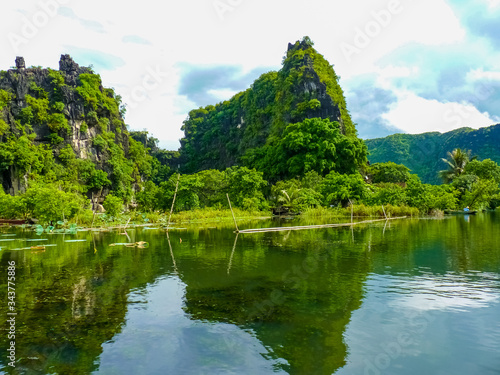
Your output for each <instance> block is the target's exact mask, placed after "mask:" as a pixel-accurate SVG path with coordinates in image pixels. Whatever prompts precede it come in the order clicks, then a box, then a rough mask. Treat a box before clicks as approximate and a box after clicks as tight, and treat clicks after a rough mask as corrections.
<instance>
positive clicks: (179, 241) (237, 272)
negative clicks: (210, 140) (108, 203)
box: [0, 213, 500, 375]
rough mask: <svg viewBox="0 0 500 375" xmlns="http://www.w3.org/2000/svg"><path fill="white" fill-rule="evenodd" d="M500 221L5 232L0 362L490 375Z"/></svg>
mask: <svg viewBox="0 0 500 375" xmlns="http://www.w3.org/2000/svg"><path fill="white" fill-rule="evenodd" d="M296 224H302V223H299V222H288V223H281V224H279V225H296ZM255 225H260V226H276V225H277V224H276V223H273V222H271V221H269V222H260V223H258V224H255V223H254V224H246V227H252V226H255ZM240 226H242V227H244V225H241V224H240ZM499 228H500V213H483V214H478V215H470V216H453V217H445V218H441V219H403V220H392V221H388V222H376V223H372V224H363V225H360V226H357V227H354V228H353V229H351V228H326V229H313V230H303V231H284V232H269V233H253V234H249V233H242V234H239V235H238V236H236V234H235V233H233V229H232V228H231V227H227V226H224V225H216V226H214V227H211V228H200V227H190V228H187V229H181V228H174V229H173V230H171V231H170V232H169V235H168V236H167V235H166V232H165V231H164V230H160V229H154V228H129V229H128V230H127V234H126V235H125V234H122V233H121V232H123V231H110V232H89V231H87V232H78V233H76V234H60V233H52V234H51V233H43V234H36V233H34V232H32V231H30V230H27V229H13V228H3V229H0V247H1V251H0V256H1V263H0V265H1V268H0V285H1V286H0V288H1V290H0V296H1V301H4V302H3V303H2V306H1V314H2V316H3V318H2V320H1V323H0V325H1V328H2V332H4V333H3V334H1V337H0V349H1V354H0V371H1V372H2V373H8V374H106V375H107V374H110V375H111V374H120V375H121V374H147V375H150V374H151V375H154V374H158V375H160V374H161V375H163V374H175V375H177V374H196V375H198V374H272V373H278V374H339V375H350V374H353V375H357V374H368V375H378V374H405V375H408V374H410V375H411V374H415V375H417V374H418V375H420V374H443V375H444V374H446V375H448V374H454V375H457V374H464V375H465V374H467V375H470V374H473V375H475V374H481V375H482V374H500V231H499ZM240 229H242V228H240ZM137 241H146V242H148V243H149V247H147V248H138V247H126V246H124V245H115V246H109V245H110V244H116V243H126V242H137ZM37 245H44V246H45V249H41V250H38V249H32V248H31V247H32V246H37ZM13 261H14V262H15V298H14V300H15V313H16V315H15V339H14V341H15V342H14V344H15V359H16V361H15V363H14V365H15V366H16V367H15V368H13V367H12V366H11V365H9V362H10V363H12V362H11V360H10V359H9V358H8V355H9V352H8V349H9V346H10V345H11V343H10V341H12V340H10V339H8V337H7V334H8V333H9V332H10V331H8V330H9V329H10V325H9V324H10V323H8V322H7V319H8V318H9V317H11V315H7V313H8V312H9V310H8V308H9V305H8V301H9V299H8V295H7V277H8V266H9V262H11V264H12V262H13ZM11 296H12V295H11ZM11 306H12V305H11ZM11 311H12V310H11Z"/></svg>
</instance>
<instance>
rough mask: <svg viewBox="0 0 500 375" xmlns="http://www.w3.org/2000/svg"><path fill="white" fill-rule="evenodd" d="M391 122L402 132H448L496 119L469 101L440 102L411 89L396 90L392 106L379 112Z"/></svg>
mask: <svg viewBox="0 0 500 375" xmlns="http://www.w3.org/2000/svg"><path fill="white" fill-rule="evenodd" d="M382 117H383V118H384V119H386V120H387V121H388V122H389V123H390V124H391V125H393V126H394V127H396V128H398V129H401V130H402V131H404V132H405V133H410V134H418V133H424V132H432V131H439V132H447V131H450V130H453V129H458V128H462V127H470V128H474V129H478V128H480V127H484V126H490V125H493V124H495V123H496V122H498V119H497V118H492V116H490V115H489V114H488V113H486V112H484V113H481V112H479V111H478V110H477V108H476V107H474V106H473V105H471V104H466V103H455V102H450V103H442V102H439V101H437V100H428V99H424V98H422V97H419V96H417V95H416V94H414V93H412V92H399V93H398V101H397V103H396V104H395V105H394V107H393V108H392V109H391V110H390V111H389V112H388V113H385V114H383V115H382Z"/></svg>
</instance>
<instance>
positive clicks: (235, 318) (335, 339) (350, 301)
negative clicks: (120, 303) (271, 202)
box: [179, 230, 369, 374]
mask: <svg viewBox="0 0 500 375" xmlns="http://www.w3.org/2000/svg"><path fill="white" fill-rule="evenodd" d="M240 237H241V238H239V240H238V243H237V244H236V248H235V253H234V254H233V257H232V258H231V256H230V257H229V258H230V259H231V268H230V269H228V268H229V263H228V256H227V251H226V252H221V251H217V250H215V249H214V250H210V249H207V248H205V249H201V248H200V249H198V251H197V254H199V255H200V257H199V258H198V259H196V260H194V259H193V260H192V262H193V264H192V265H191V264H190V262H191V260H190V259H189V258H188V259H186V260H187V261H186V260H184V259H183V261H182V263H183V266H182V267H181V269H182V271H181V273H182V280H183V281H184V283H185V284H186V296H185V300H186V308H185V311H186V312H188V313H189V314H190V315H191V316H192V318H193V319H200V320H208V321H217V322H227V323H235V324H237V325H238V326H240V327H241V328H243V329H250V330H251V331H253V332H254V334H255V336H256V337H257V338H258V339H259V340H260V341H261V342H262V343H263V345H264V346H265V347H267V348H269V349H270V352H271V353H272V354H271V355H272V356H273V357H275V358H282V359H284V360H285V361H286V362H287V363H288V364H284V365H282V368H283V369H284V370H285V371H287V372H289V373H298V374H306V373H307V374H315V373H318V374H332V373H334V372H335V371H336V370H337V369H338V368H340V367H342V366H344V365H345V363H346V357H347V347H346V345H345V343H344V341H343V332H344V330H345V328H346V325H347V324H348V322H349V320H350V315H351V312H352V311H353V310H355V309H357V308H359V307H360V305H361V299H362V295H363V283H364V280H365V278H366V275H367V274H368V269H369V265H368V259H367V257H366V254H365V252H364V251H358V250H361V247H362V246H361V245H360V248H357V246H354V247H352V233H351V232H350V230H342V231H336V232H333V231H315V232H290V233H268V234H263V235H256V236H254V235H252V236H251V237H250V236H246V237H244V236H240ZM347 244H349V245H347ZM225 245H226V248H229V245H230V243H229V241H227V240H226V241H225ZM200 258H201V259H200ZM200 260H201V261H202V262H203V263H206V264H209V265H210V266H208V267H203V268H202V269H200V268H199V267H195V262H199V261H200ZM179 263H180V262H179ZM200 280H202V282H200Z"/></svg>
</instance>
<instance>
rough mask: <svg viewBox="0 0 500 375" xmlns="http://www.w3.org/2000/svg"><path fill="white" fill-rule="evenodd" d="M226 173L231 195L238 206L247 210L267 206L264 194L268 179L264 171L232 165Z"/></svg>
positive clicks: (232, 200)
mask: <svg viewBox="0 0 500 375" xmlns="http://www.w3.org/2000/svg"><path fill="white" fill-rule="evenodd" d="M225 173H226V178H227V183H228V192H229V197H230V199H231V202H233V204H234V205H235V206H236V207H241V208H243V209H246V210H252V209H265V208H267V207H266V206H267V204H266V200H265V199H264V194H263V189H264V187H265V186H266V185H267V181H265V180H264V178H263V173H262V172H258V171H257V170H255V169H249V168H247V167H231V168H227V169H226V170H225Z"/></svg>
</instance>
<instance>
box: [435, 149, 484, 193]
mask: <svg viewBox="0 0 500 375" xmlns="http://www.w3.org/2000/svg"><path fill="white" fill-rule="evenodd" d="M470 155H471V151H470V150H461V149H459V148H456V149H454V150H453V151H452V152H448V159H444V158H443V159H441V160H443V161H444V162H445V163H446V164H448V169H445V170H442V171H440V172H439V176H440V177H441V178H442V180H443V181H444V182H445V183H447V184H449V183H450V182H451V181H453V180H454V179H455V178H456V177H458V176H460V175H462V174H464V173H465V167H466V166H467V164H468V163H469V161H471V160H474V159H475V158H476V157H473V158H471V157H470Z"/></svg>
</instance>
